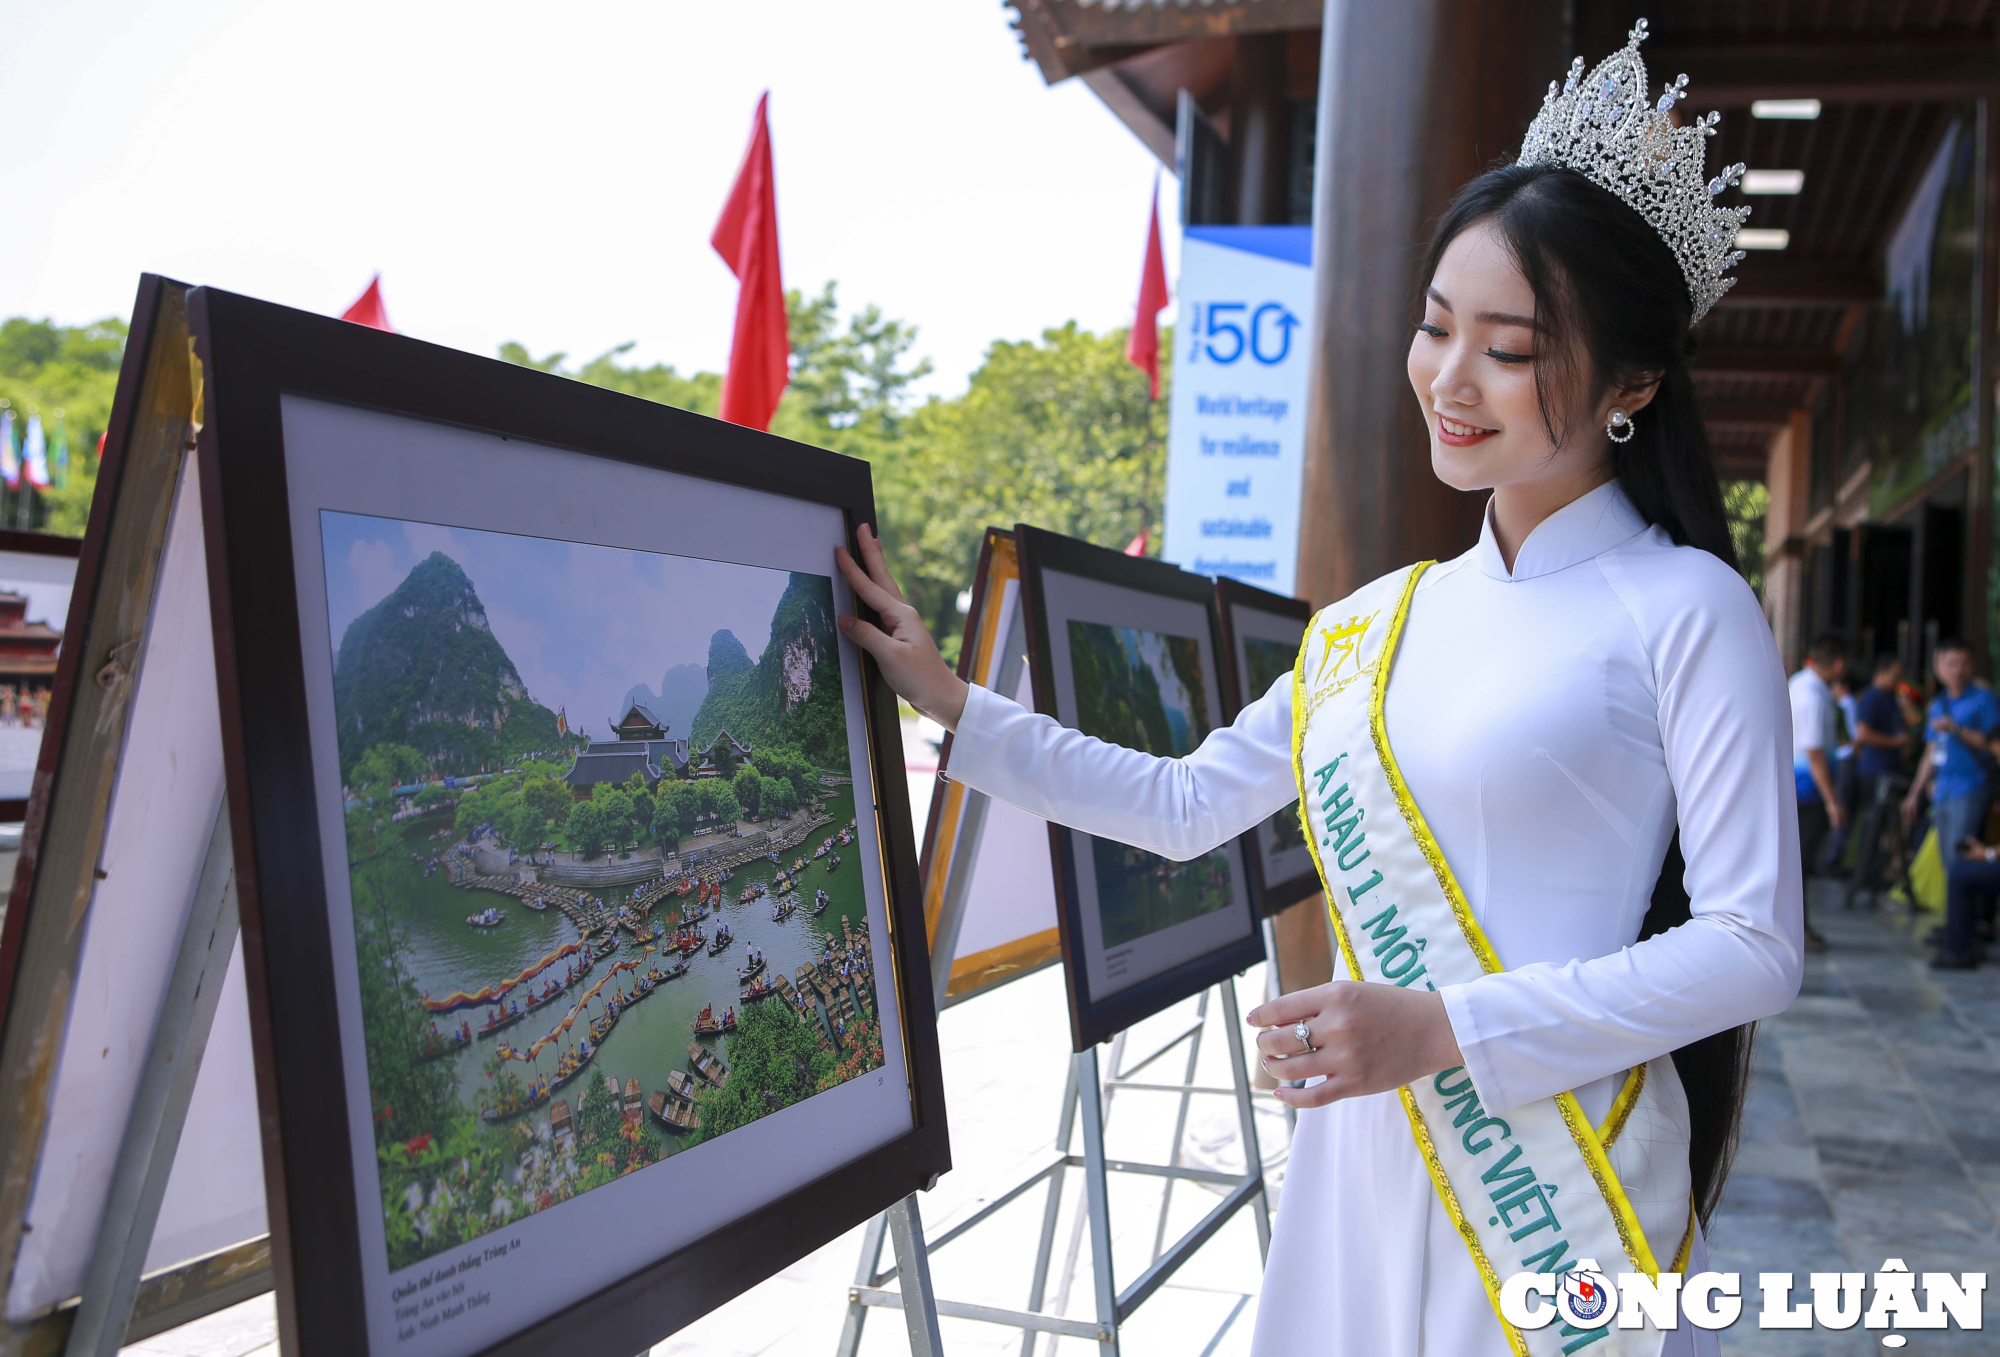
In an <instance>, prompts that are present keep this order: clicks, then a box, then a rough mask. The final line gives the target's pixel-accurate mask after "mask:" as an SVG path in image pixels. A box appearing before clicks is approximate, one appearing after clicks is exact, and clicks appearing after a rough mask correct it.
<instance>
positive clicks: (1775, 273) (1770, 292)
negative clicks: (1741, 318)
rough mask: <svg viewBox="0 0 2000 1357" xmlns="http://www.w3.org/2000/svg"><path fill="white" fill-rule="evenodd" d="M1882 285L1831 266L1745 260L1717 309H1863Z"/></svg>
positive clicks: (1857, 272) (1860, 273) (1856, 272)
mask: <svg viewBox="0 0 2000 1357" xmlns="http://www.w3.org/2000/svg"><path fill="white" fill-rule="evenodd" d="M1881 295H1882V285H1881V284H1880V283H1878V282H1876V281H1875V278H1874V276H1873V275H1872V274H1869V273H1867V272H1865V271H1861V270H1857V269H1848V268H1841V267H1837V266H1833V265H1815V264H1811V263H1806V262H1803V261H1797V260H1787V261H1785V262H1784V263H1783V264H1777V263H1776V261H1773V262H1772V263H1770V264H1762V265H1756V266H1753V265H1752V264H1751V262H1750V261H1749V260H1747V259H1746V260H1744V261H1743V264H1742V265H1741V266H1740V268H1739V271H1738V273H1737V278H1736V286H1735V287H1732V288H1730V289H1729V291H1727V292H1725V293H1723V294H1722V299H1721V300H1720V301H1718V302H1717V303H1716V305H1717V306H1718V307H1729V308H1732V309H1739V310H1740V309H1745V308H1749V307H1790V308H1797V309H1808V308H1813V309H1821V310H1829V311H1834V310H1841V309H1844V308H1846V307H1850V306H1866V305H1867V304H1868V303H1870V302H1872V301H1875V300H1877V299H1879V298H1880V297H1881Z"/></svg>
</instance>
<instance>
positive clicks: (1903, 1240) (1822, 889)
mask: <svg viewBox="0 0 2000 1357" xmlns="http://www.w3.org/2000/svg"><path fill="white" fill-rule="evenodd" d="M1814 903H1815V911H1814V921H1815V923H1816V924H1817V926H1818V927H1819V929H1820V931H1821V932H1822V933H1824V934H1825V935H1826V936H1827V939H1828V941H1829V943H1830V944H1831V946H1830V947H1829V949H1828V950H1827V951H1826V952H1824V953H1821V954H1820V955H1818V956H1814V957H1810V958H1808V962H1807V967H1806V978H1805V984H1804V986H1803V988H1802V990H1801V993H1800V995H1799V997H1798V999H1797V1001H1796V1002H1795V1003H1793V1005H1792V1007H1791V1008H1790V1009H1789V1010H1788V1011H1787V1012H1785V1013H1784V1014H1783V1015H1781V1016H1780V1017H1778V1018H1776V1019H1773V1020H1772V1021H1770V1022H1768V1023H1765V1024H1764V1025H1763V1027H1762V1028H1761V1029H1760V1032H1759V1036H1758V1042H1757V1047H1756V1056H1755V1071H1754V1075H1753V1079H1752V1084H1751V1090H1750V1101H1749V1104H1748V1107H1747V1111H1746V1115H1745V1118H1744V1126H1743V1143H1742V1149H1741V1152H1740V1153H1739V1155H1738V1157H1737V1160H1736V1169H1735V1172H1734V1174H1733V1175H1732V1176H1731V1178H1730V1181H1729V1186H1728V1189H1727V1191H1726V1193H1725V1195H1724V1199H1723V1203H1722V1206H1721V1209H1720V1210H1719V1211H1718V1212H1717V1213H1716V1218H1715V1220H1714V1221H1713V1222H1712V1227H1711V1229H1710V1231H1709V1250H1710V1259H1711V1263H1710V1266H1712V1267H1714V1268H1715V1269H1716V1270H1718V1271H1724V1272H1731V1271H1734V1272H1741V1273H1742V1274H1743V1280H1744V1285H1745V1288H1746V1290H1748V1291H1750V1292H1752V1304H1751V1307H1750V1308H1751V1310H1752V1314H1753V1316H1754V1313H1755V1311H1756V1309H1758V1308H1760V1306H1759V1304H1758V1302H1757V1300H1756V1298H1755V1295H1754V1290H1755V1286H1756V1274H1757V1273H1759V1272H1786V1271H1788V1272H1792V1273H1794V1274H1796V1276H1795V1283H1796V1287H1797V1289H1796V1290H1795V1292H1794V1297H1795V1299H1803V1298H1804V1297H1805V1294H1806V1293H1805V1284H1806V1275H1805V1274H1807V1273H1809V1272H1814V1271H1819V1272H1869V1273H1872V1272H1874V1271H1876V1270H1877V1269H1879V1268H1880V1267H1881V1266H1882V1263H1883V1261H1884V1260H1885V1259H1888V1258H1901V1259H1902V1260H1903V1261H1904V1262H1905V1263H1906V1264H1907V1265H1908V1266H1909V1268H1910V1270H1911V1271H1912V1272H1916V1273H1922V1272H1926V1271H1931V1272H1953V1273H1957V1272H1974V1271H1979V1272H1986V1273H1988V1274H1989V1277H1990V1279H1991V1281H1992V1282H1994V1283H1995V1284H2000V1224H1996V1218H2000V966H1993V965H1989V966H1988V967H1986V968H1985V969H1983V970H1980V971H1971V972H1938V971H1932V970H1930V969H1928V968H1927V967H1926V966H1925V964H1924V958H1925V956H1926V949H1925V948H1923V946H1922V945H1921V943H1920V941H1919V936H1920V935H1921V934H1922V933H1923V932H1925V931H1926V930H1928V929H1929V928H1930V927H1931V926H1932V924H1934V923H1935V922H1936V920H1937V916H1936V915H1934V914H1918V915H1915V916H1910V915H1890V914H1877V913H1875V912H1873V911H1872V910H1866V909H1861V910H1854V911H1846V910H1843V909H1841V908H1840V905H1839V892H1838V890H1837V888H1834V887H1831V886H1828V885H1827V884H1826V883H1815V887H1814ZM1985 1318H1986V1324H1987V1326H1988V1328H1987V1330H1986V1331H1985V1332H1981V1333H1960V1332H1955V1331H1953V1332H1946V1333H1933V1332H1918V1333H1913V1334H1911V1335H1910V1336H1909V1345H1908V1346H1907V1347H1905V1348H1904V1349H1903V1351H1905V1352H1909V1353H1924V1352H1939V1353H1943V1352H1952V1353H1958V1352H1965V1353H1972V1352H1981V1353H1992V1352H1995V1351H2000V1300H1996V1297H1995V1295H1994V1293H1993V1291H1992V1290H1990V1289H1989V1291H1988V1292H1987V1297H1986V1309H1985ZM1754 1324H1755V1321H1754V1318H1752V1319H1746V1320H1744V1321H1743V1322H1741V1323H1739V1324H1737V1325H1736V1326H1734V1327H1733V1328H1732V1329H1730V1330H1728V1331H1726V1332H1725V1333H1724V1335H1723V1344H1722V1348H1723V1351H1724V1352H1725V1353H1729V1354H1745V1357H1748V1355H1749V1354H1756V1357H1766V1355H1767V1354H1768V1357H1817V1355H1818V1354H1821V1353H1827V1354H1837V1353H1864V1352H1880V1351H1883V1350H1884V1349H1883V1347H1882V1345H1881V1339H1882V1337H1883V1335H1882V1334H1881V1333H1879V1332H1875V1333H1870V1332H1865V1331H1863V1330H1862V1329H1860V1328H1858V1327H1857V1328H1855V1329H1853V1330H1850V1331H1848V1332H1845V1333H1839V1332H1829V1331H1826V1330H1811V1331H1805V1332H1796V1331H1779V1330H1762V1331H1760V1330H1758V1329H1757V1328H1755V1327H1754Z"/></svg>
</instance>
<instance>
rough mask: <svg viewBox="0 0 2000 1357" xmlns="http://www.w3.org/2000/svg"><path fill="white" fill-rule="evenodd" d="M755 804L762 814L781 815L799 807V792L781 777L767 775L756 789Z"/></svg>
mask: <svg viewBox="0 0 2000 1357" xmlns="http://www.w3.org/2000/svg"><path fill="white" fill-rule="evenodd" d="M757 804H758V805H759V806H760V807H762V811H761V813H762V814H764V815H767V816H768V815H783V814H785V813H786V812H787V811H794V810H797V809H798V808H799V794H798V793H797V792H795V791H793V790H792V784H791V783H790V782H788V781H786V780H785V779H784V778H781V777H767V778H765V779H764V780H763V784H762V786H761V787H759V789H758V801H757Z"/></svg>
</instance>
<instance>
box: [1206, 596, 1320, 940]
mask: <svg viewBox="0 0 2000 1357" xmlns="http://www.w3.org/2000/svg"><path fill="white" fill-rule="evenodd" d="M1215 615H1216V620H1217V622H1218V623H1219V624H1220V626H1221V629H1222V648H1223V651H1224V652H1225V653H1226V654H1227V655H1228V656H1229V663H1228V664H1227V665H1226V666H1224V678H1223V685H1222V686H1223V693H1224V697H1225V705H1224V711H1225V712H1226V713H1227V714H1228V719H1229V720H1231V721H1234V720H1235V719H1236V714H1237V713H1238V712H1240V711H1242V710H1243V709H1244V708H1245V707H1247V706H1249V705H1250V704H1251V703H1252V702H1255V701H1256V700H1257V699H1258V698H1260V697H1262V696H1264V694H1265V693H1267V692H1269V691H1270V689H1271V685H1272V684H1274V683H1276V682H1278V681H1279V680H1280V679H1287V678H1289V677H1290V675H1291V672H1292V666H1293V665H1294V664H1295V663H1296V662H1297V660H1298V655H1299V646H1300V645H1302V644H1303V643H1304V641H1305V636H1306V624H1307V623H1308V622H1310V621H1311V620H1312V605H1311V604H1309V603H1307V602H1305V601H1304V600H1303V599H1297V598H1287V597H1286V596H1285V595H1283V594H1274V593H1271V592H1270V591H1269V590H1266V589H1259V588H1258V587H1257V586H1256V585H1254V584H1245V583H1243V581H1241V580H1234V579H1228V578H1223V579H1218V580H1217V581H1216V582H1215ZM1249 837H1250V853H1249V859H1250V890H1251V894H1252V896H1253V898H1255V900H1256V901H1257V907H1258V908H1259V909H1260V910H1262V911H1263V912H1264V913H1265V914H1276V913H1278V912H1279V911H1281V910H1283V909H1284V908H1285V907H1286V906H1288V905H1293V904H1296V903H1298V902H1299V901H1300V900H1303V899H1305V898H1307V897H1308V896H1314V895H1318V894H1319V889H1320V885H1319V873H1318V872H1317V871H1316V870H1315V869H1314V867H1313V860H1312V850H1311V849H1309V848H1308V847H1307V846H1306V837H1305V830H1304V829H1303V828H1302V827H1301V826H1300V824H1299V814H1298V809H1297V807H1294V806H1287V807H1286V808H1285V809H1283V810H1281V811H1279V812H1278V813H1277V814H1275V815H1273V816H1272V817H1271V818H1270V819H1268V820H1266V821H1264V823H1262V824H1260V825H1258V826H1257V828H1256V829H1255V830H1253V831H1251V834H1250V836H1249Z"/></svg>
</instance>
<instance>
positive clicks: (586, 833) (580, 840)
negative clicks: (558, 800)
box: [563, 797, 609, 858]
mask: <svg viewBox="0 0 2000 1357" xmlns="http://www.w3.org/2000/svg"><path fill="white" fill-rule="evenodd" d="M607 837H609V830H608V829H607V827H606V825H605V823H604V810H603V808H602V807H601V806H599V805H598V804H597V801H596V799H595V798H594V797H593V798H592V799H591V800H589V801H579V802H577V803H576V804H575V805H573V806H571V807H570V808H569V818H568V819H566V820H565V821H563V842H565V843H567V844H568V845H569V851H570V852H572V853H574V854H576V855H577V856H578V857H581V858H594V857H596V856H597V854H598V851H599V850H600V849H602V848H603V847H604V840H605V839H606V838H607Z"/></svg>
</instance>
